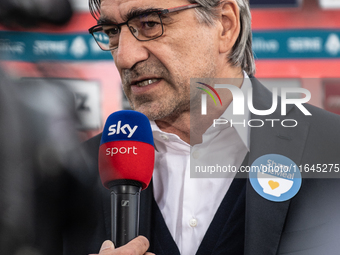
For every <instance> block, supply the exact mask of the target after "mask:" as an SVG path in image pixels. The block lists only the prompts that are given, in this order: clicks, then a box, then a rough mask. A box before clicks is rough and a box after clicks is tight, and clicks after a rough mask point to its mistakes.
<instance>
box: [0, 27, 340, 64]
mask: <svg viewBox="0 0 340 255" xmlns="http://www.w3.org/2000/svg"><path fill="white" fill-rule="evenodd" d="M253 50H254V53H255V58H256V59H318V58H323V59H332V58H340V30H284V31H277V30H275V31H253ZM0 59H2V60H18V61H27V62H37V61H42V60H52V61H93V60H109V61H112V56H111V54H110V52H104V51H102V50H101V49H100V48H99V47H98V45H97V44H96V42H95V41H94V39H93V38H92V36H91V35H89V34H86V33H78V34H75V33H70V34H49V33H33V32H9V31H0Z"/></svg>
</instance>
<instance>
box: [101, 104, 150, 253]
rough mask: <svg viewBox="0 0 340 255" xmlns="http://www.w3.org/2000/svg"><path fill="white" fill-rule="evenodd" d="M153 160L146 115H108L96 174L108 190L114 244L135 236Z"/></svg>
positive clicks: (132, 113) (116, 244)
mask: <svg viewBox="0 0 340 255" xmlns="http://www.w3.org/2000/svg"><path fill="white" fill-rule="evenodd" d="M154 160H155V150H154V142H153V136H152V131H151V126H150V122H149V120H148V118H147V117H146V116H145V115H144V114H142V113H140V112H136V111H131V110H124V111H118V112H115V113H113V114H111V115H110V116H109V117H108V119H107V121H106V123H105V126H104V130H103V134H102V138H101V142H100V147H99V157H98V163H99V174H100V178H101V181H102V183H103V185H104V187H106V188H107V189H110V191H111V234H112V241H113V242H114V244H115V246H116V247H120V246H122V245H124V244H126V243H128V242H129V241H131V240H132V239H133V238H135V237H137V236H138V228H139V208H140V191H141V189H146V188H147V186H148V185H149V183H150V180H151V177H152V172H153V167H154Z"/></svg>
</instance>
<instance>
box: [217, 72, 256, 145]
mask: <svg viewBox="0 0 340 255" xmlns="http://www.w3.org/2000/svg"><path fill="white" fill-rule="evenodd" d="M243 77H244V78H243V83H242V86H241V91H242V94H243V95H248V90H249V88H251V87H252V85H251V81H250V78H249V76H248V75H247V73H246V72H244V71H243ZM244 109H245V113H244V115H233V107H232V104H229V106H228V107H227V109H226V110H225V111H224V113H223V114H222V115H221V117H220V118H221V119H226V120H228V121H229V123H230V121H231V120H232V121H233V123H245V125H243V124H235V125H233V127H234V128H235V129H236V132H237V133H238V135H239V136H240V138H241V139H242V142H243V143H244V145H245V146H246V147H247V149H248V151H249V147H250V128H249V126H248V121H249V117H250V112H249V110H248V105H247V100H246V98H245V100H244Z"/></svg>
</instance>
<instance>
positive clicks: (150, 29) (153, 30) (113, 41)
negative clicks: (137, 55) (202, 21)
mask: <svg viewBox="0 0 340 255" xmlns="http://www.w3.org/2000/svg"><path fill="white" fill-rule="evenodd" d="M200 6H201V5H200V4H188V5H183V6H179V7H174V8H170V9H164V10H156V11H147V12H144V13H142V14H140V15H137V16H134V17H132V18H130V19H128V21H126V22H123V23H120V24H99V25H96V26H93V27H91V28H90V29H89V33H90V34H91V35H92V36H93V38H94V39H95V41H96V42H97V44H98V45H99V47H100V48H101V49H102V50H105V51H110V50H114V49H116V48H118V45H119V35H120V31H121V27H122V26H123V25H127V26H128V28H129V30H130V32H131V33H132V35H133V36H134V37H135V38H136V39H137V40H138V41H150V40H154V39H156V38H158V37H161V36H162V35H163V33H164V27H163V22H162V16H163V15H165V14H168V13H171V12H178V11H183V10H187V9H191V8H196V7H200Z"/></svg>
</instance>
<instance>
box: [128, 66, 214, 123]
mask: <svg viewBox="0 0 340 255" xmlns="http://www.w3.org/2000/svg"><path fill="white" fill-rule="evenodd" d="M215 70H216V69H215V65H214V64H211V65H209V66H208V68H207V69H205V70H200V71H198V72H196V73H197V77H187V76H185V77H183V74H182V73H180V72H178V73H174V74H173V75H170V73H169V71H168V70H167V69H166V68H165V67H164V65H163V64H162V63H155V64H154V63H152V64H151V63H140V64H138V65H136V66H134V68H133V69H131V70H124V71H123V73H122V84H123V90H124V93H125V95H126V97H127V99H128V101H129V103H130V106H131V108H132V109H133V110H136V111H138V112H141V113H143V114H145V115H146V116H147V117H148V119H149V120H152V121H154V120H165V121H173V120H175V119H177V118H178V117H179V116H180V115H181V114H183V113H184V112H188V113H189V112H190V99H191V100H192V99H194V100H195V101H197V103H198V102H199V103H200V93H199V92H198V91H196V88H193V89H194V91H192V92H194V94H195V96H194V97H192V96H191V95H190V78H199V77H201V78H206V77H214V76H215ZM150 74H152V75H156V76H157V77H161V78H162V79H163V81H162V82H164V81H165V82H166V87H164V88H165V89H168V90H169V91H170V93H164V94H163V95H162V97H160V96H159V95H155V94H145V95H132V93H131V88H130V87H129V85H128V84H131V80H133V79H136V78H138V77H140V76H142V75H150ZM190 96H191V97H190ZM191 106H193V105H191Z"/></svg>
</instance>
